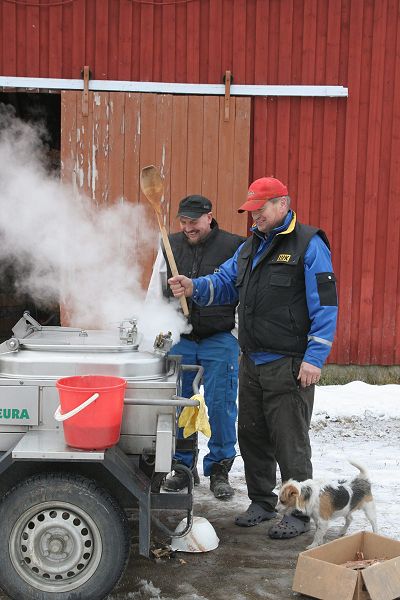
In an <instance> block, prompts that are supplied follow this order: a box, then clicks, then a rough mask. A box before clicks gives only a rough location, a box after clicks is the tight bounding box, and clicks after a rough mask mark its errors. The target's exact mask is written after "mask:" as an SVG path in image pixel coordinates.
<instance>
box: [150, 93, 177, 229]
mask: <svg viewBox="0 0 400 600" xmlns="http://www.w3.org/2000/svg"><path fill="white" fill-rule="evenodd" d="M172 101H173V96H172V95H171V94H159V95H158V96H157V116H156V132H157V135H156V140H155V144H156V160H155V164H156V165H157V166H158V167H159V169H160V173H161V176H162V178H163V180H164V211H163V212H164V224H165V226H166V228H167V231H170V228H171V224H172V225H174V224H175V213H173V214H172V213H171V155H172Z"/></svg>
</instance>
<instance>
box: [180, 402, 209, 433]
mask: <svg viewBox="0 0 400 600" xmlns="http://www.w3.org/2000/svg"><path fill="white" fill-rule="evenodd" d="M191 400H198V402H199V406H185V408H184V409H183V410H182V412H181V414H180V415H179V420H178V425H179V427H183V437H184V438H187V437H189V436H190V435H192V434H193V433H196V431H201V433H203V434H204V435H205V436H206V437H210V436H211V428H210V423H209V421H208V416H207V410H206V403H205V402H204V398H203V396H202V395H201V394H195V395H194V396H192V397H191Z"/></svg>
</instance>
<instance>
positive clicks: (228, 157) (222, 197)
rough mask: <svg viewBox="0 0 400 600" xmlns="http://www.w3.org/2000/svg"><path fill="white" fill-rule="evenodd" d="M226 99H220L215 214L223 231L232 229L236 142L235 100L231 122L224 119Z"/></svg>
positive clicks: (232, 101) (231, 107)
mask: <svg viewBox="0 0 400 600" xmlns="http://www.w3.org/2000/svg"><path fill="white" fill-rule="evenodd" d="M224 102H225V99H224V98H220V99H219V103H220V104H219V140H218V193H217V200H216V203H215V204H216V206H215V208H214V213H215V214H216V218H217V221H218V224H219V226H220V227H221V228H222V229H226V230H228V231H231V229H232V208H233V206H232V197H233V175H234V169H233V158H234V151H233V147H234V142H235V118H236V115H235V110H236V104H235V99H234V98H233V97H231V99H230V107H229V115H230V116H229V121H225V119H224V113H225V110H224Z"/></svg>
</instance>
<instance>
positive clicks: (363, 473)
mask: <svg viewBox="0 0 400 600" xmlns="http://www.w3.org/2000/svg"><path fill="white" fill-rule="evenodd" d="M347 460H348V461H349V463H350V464H351V465H353V467H355V468H356V469H358V470H359V471H360V477H361V478H362V479H369V475H368V471H367V469H366V467H364V465H362V464H361V463H359V462H355V460H353V459H350V458H348V459H347Z"/></svg>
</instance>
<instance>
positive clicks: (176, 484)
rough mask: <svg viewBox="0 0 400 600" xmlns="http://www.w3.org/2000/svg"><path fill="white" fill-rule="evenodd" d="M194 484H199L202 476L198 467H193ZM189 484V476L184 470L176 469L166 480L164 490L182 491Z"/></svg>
mask: <svg viewBox="0 0 400 600" xmlns="http://www.w3.org/2000/svg"><path fill="white" fill-rule="evenodd" d="M192 473H193V482H194V485H199V483H200V477H199V474H198V472H197V467H193V468H192ZM187 486H188V476H187V475H186V473H184V472H183V471H174V474H173V475H172V477H169V478H168V479H166V480H165V481H164V484H163V490H165V491H166V492H180V491H181V490H183V489H184V488H186V487H187Z"/></svg>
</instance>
